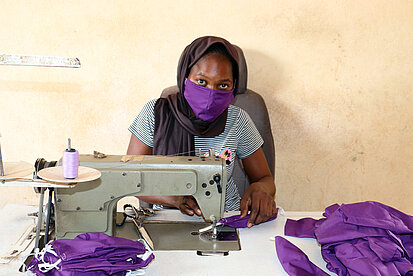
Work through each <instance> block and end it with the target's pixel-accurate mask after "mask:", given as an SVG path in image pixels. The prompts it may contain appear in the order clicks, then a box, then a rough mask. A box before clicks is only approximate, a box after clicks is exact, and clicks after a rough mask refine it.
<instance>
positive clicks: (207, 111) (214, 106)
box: [184, 79, 234, 122]
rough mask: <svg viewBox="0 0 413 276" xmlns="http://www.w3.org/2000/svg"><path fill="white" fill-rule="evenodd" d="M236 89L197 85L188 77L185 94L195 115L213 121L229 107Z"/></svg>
mask: <svg viewBox="0 0 413 276" xmlns="http://www.w3.org/2000/svg"><path fill="white" fill-rule="evenodd" d="M233 92H234V90H228V91H223V90H215V89H210V88H206V87H203V86H199V85H196V84H195V83H193V82H192V81H190V80H188V79H186V80H185V86H184V96H185V99H186V100H187V102H188V104H189V106H191V108H192V110H193V111H194V113H195V115H196V116H197V117H198V118H199V119H201V120H203V121H206V122H213V121H214V120H215V119H216V118H218V116H219V115H221V114H222V112H224V111H225V109H227V107H228V106H229V104H230V103H231V102H232V100H233V99H234V94H233Z"/></svg>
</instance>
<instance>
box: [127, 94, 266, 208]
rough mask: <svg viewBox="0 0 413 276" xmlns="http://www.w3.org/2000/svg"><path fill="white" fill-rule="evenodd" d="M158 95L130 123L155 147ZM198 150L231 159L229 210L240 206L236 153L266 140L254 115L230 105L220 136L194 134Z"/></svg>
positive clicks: (249, 151) (240, 154) (247, 151)
mask: <svg viewBox="0 0 413 276" xmlns="http://www.w3.org/2000/svg"><path fill="white" fill-rule="evenodd" d="M156 101H157V100H156V99H154V100H151V101H149V102H148V103H146V104H145V105H144V107H143V108H142V110H141V112H140V113H139V114H138V116H136V118H135V120H134V121H133V122H132V124H131V125H130V126H129V131H130V132H131V133H132V134H133V135H135V136H136V138H138V139H139V140H140V141H141V142H142V143H144V144H145V145H147V146H149V147H151V148H152V147H153V132H154V128H155V115H154V107H155V103H156ZM194 140H195V154H196V155H201V156H208V155H209V149H211V148H213V149H214V150H215V155H217V156H220V157H222V158H224V159H226V160H227V161H226V162H227V179H228V181H227V192H226V195H225V210H226V211H232V210H239V209H240V200H241V196H240V195H239V193H238V188H237V185H236V184H235V183H234V180H233V178H232V172H233V169H234V161H235V156H238V158H240V159H244V158H246V157H248V156H250V155H251V154H253V153H254V152H255V151H257V150H258V149H259V148H260V147H261V146H262V144H263V143H264V141H263V139H262V137H261V135H260V133H259V132H258V130H257V128H256V127H255V124H254V123H253V121H252V120H251V118H250V116H249V115H248V113H247V112H246V111H244V110H243V109H241V108H239V107H237V106H233V105H230V106H229V108H228V117H227V121H226V124H225V130H224V131H223V132H222V133H221V134H219V135H218V136H215V137H212V138H202V137H198V136H194Z"/></svg>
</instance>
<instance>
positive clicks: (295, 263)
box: [275, 236, 328, 276]
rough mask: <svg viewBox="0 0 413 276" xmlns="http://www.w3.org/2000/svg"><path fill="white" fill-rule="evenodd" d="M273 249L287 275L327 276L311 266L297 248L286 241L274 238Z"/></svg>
mask: <svg viewBox="0 0 413 276" xmlns="http://www.w3.org/2000/svg"><path fill="white" fill-rule="evenodd" d="M275 248H276V250H277V256H278V259H279V260H280V263H281V265H282V266H283V268H284V270H285V271H286V272H287V273H288V275H294V276H314V275H317V276H320V275H321V276H325V275H328V274H327V273H325V272H324V271H323V270H321V269H320V268H319V267H317V266H316V265H315V264H313V263H312V262H311V261H310V260H309V259H308V257H307V255H305V254H304V252H303V251H301V250H300V249H299V248H298V247H297V246H295V245H294V244H292V243H291V242H289V241H288V240H286V239H284V238H282V237H280V236H277V237H275Z"/></svg>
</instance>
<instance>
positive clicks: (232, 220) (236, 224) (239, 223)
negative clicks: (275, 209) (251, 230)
mask: <svg viewBox="0 0 413 276" xmlns="http://www.w3.org/2000/svg"><path fill="white" fill-rule="evenodd" d="M249 218H250V216H249V215H246V216H245V217H243V218H241V216H240V215H235V216H231V217H227V218H222V219H220V220H219V221H218V222H220V223H222V224H224V225H226V226H229V227H232V228H247V227H248V219H249ZM276 218H277V214H275V216H273V217H272V218H270V219H269V220H267V221H266V222H268V221H272V220H274V219H276Z"/></svg>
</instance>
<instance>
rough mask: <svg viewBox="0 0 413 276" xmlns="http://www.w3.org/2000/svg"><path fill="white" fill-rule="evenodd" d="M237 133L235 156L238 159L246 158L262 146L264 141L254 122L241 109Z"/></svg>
mask: <svg viewBox="0 0 413 276" xmlns="http://www.w3.org/2000/svg"><path fill="white" fill-rule="evenodd" d="M237 133H238V134H239V135H238V148H237V155H238V157H239V158H240V159H244V158H247V157H248V156H250V155H251V154H253V153H254V152H256V151H257V150H258V149H259V148H260V147H261V146H262V145H263V144H264V140H263V139H262V137H261V134H260V133H259V131H258V129H257V127H256V126H255V124H254V122H253V121H252V120H251V117H250V115H248V113H247V112H246V111H245V110H243V109H241V108H240V112H239V118H238V130H237Z"/></svg>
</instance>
